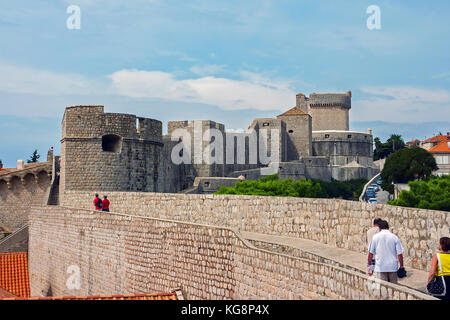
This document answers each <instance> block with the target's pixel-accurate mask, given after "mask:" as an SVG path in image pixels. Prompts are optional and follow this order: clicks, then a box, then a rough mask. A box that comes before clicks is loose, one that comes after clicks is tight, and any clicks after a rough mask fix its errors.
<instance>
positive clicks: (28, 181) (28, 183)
mask: <svg viewBox="0 0 450 320" xmlns="http://www.w3.org/2000/svg"><path fill="white" fill-rule="evenodd" d="M23 180H24V182H25V189H27V191H28V192H33V191H35V187H36V179H35V178H34V174H32V173H28V174H27V175H26V176H25V177H24V178H23Z"/></svg>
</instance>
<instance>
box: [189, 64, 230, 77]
mask: <svg viewBox="0 0 450 320" xmlns="http://www.w3.org/2000/svg"><path fill="white" fill-rule="evenodd" d="M189 70H191V72H193V73H195V74H197V75H199V76H212V75H215V74H217V73H220V72H223V71H225V66H224V65H219V64H207V65H202V66H193V67H191V68H190V69H189Z"/></svg>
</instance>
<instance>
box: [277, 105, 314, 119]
mask: <svg viewBox="0 0 450 320" xmlns="http://www.w3.org/2000/svg"><path fill="white" fill-rule="evenodd" d="M305 114H307V113H306V112H305V111H303V110H302V109H301V108H300V107H299V106H295V107H293V108H292V109H289V110H288V111H286V112H284V113H282V114H280V115H279V117H282V116H299V115H305Z"/></svg>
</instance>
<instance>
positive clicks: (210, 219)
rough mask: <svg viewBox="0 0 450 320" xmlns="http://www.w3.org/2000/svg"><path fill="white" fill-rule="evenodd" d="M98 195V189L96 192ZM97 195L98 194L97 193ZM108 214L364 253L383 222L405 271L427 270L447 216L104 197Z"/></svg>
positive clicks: (352, 205) (316, 204) (277, 202)
mask: <svg viewBox="0 0 450 320" xmlns="http://www.w3.org/2000/svg"><path fill="white" fill-rule="evenodd" d="M99 191H100V190H99ZM93 193H94V192H89V191H88V192H86V191H85V192H82V191H68V192H66V194H65V195H64V197H63V199H62V205H64V206H70V207H79V208H86V209H92V207H93V204H92V201H93V197H94V195H93ZM100 194H103V193H101V192H100ZM106 194H107V195H108V199H110V200H111V211H112V212H121V213H132V214H134V215H140V216H148V217H155V218H166V219H172V220H180V221H189V222H193V223H205V224H208V225H215V226H223V227H230V228H234V229H238V230H239V229H240V230H243V231H250V232H257V233H264V234H273V235H283V236H289V237H299V238H304V239H309V240H314V241H319V242H321V243H325V244H330V245H332V246H335V247H338V248H345V249H349V250H353V251H357V252H367V240H366V231H367V230H368V229H369V228H370V227H371V225H372V222H373V219H374V218H376V217H381V218H383V219H386V220H387V221H388V222H389V224H390V226H391V230H392V231H393V232H394V233H396V234H397V235H398V236H399V237H400V239H401V241H402V244H403V246H404V248H405V253H404V255H405V262H406V266H411V267H413V268H416V269H421V270H429V268H430V264H431V259H432V254H433V252H434V251H435V250H436V248H437V245H438V241H439V238H440V237H442V236H446V235H447V236H448V234H449V226H450V214H449V213H448V212H444V211H434V210H425V209H415V208H403V207H394V206H389V205H382V204H368V203H362V202H356V201H346V200H337V199H308V198H287V197H286V198H283V197H261V196H235V195H196V194H161V193H135V192H107V193H106Z"/></svg>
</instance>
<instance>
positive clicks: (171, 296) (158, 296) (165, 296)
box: [0, 292, 178, 300]
mask: <svg viewBox="0 0 450 320" xmlns="http://www.w3.org/2000/svg"><path fill="white" fill-rule="evenodd" d="M0 300H178V297H177V293H176V292H172V293H153V294H145V293H144V294H126V295H125V294H124V295H120V294H119V295H117V294H116V295H100V296H65V297H28V298H21V297H15V298H14V297H10V298H8V297H5V298H3V299H2V298H1V296H0Z"/></svg>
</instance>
